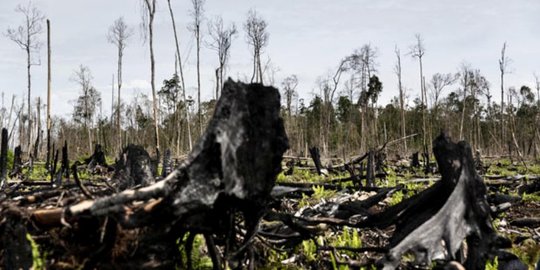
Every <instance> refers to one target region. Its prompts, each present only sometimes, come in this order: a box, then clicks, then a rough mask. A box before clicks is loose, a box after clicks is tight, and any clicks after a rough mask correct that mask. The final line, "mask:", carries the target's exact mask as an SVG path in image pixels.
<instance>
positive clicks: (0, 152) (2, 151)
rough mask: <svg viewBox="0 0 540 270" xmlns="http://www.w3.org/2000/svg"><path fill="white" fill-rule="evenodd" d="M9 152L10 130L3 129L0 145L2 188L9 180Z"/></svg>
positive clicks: (0, 183)
mask: <svg viewBox="0 0 540 270" xmlns="http://www.w3.org/2000/svg"><path fill="white" fill-rule="evenodd" d="M7 152H8V131H7V129H5V128H3V129H2V141H1V146H0V189H2V188H3V187H4V184H5V183H6V181H7Z"/></svg>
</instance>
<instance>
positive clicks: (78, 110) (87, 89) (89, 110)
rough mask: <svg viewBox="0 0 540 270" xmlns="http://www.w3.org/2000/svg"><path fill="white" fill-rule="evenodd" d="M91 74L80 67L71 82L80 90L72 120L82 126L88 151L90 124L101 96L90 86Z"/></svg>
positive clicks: (85, 68)
mask: <svg viewBox="0 0 540 270" xmlns="http://www.w3.org/2000/svg"><path fill="white" fill-rule="evenodd" d="M92 79H93V77H92V73H91V71H90V69H89V68H88V67H87V66H84V65H80V66H79V68H78V69H77V70H75V71H74V73H73V76H72V77H71V81H73V82H75V83H77V84H78V85H79V87H80V88H81V95H80V96H79V98H78V99H77V100H76V102H75V106H74V113H73V118H74V120H75V121H77V122H80V123H82V124H83V128H84V129H85V130H86V132H87V134H88V151H91V150H92V132H91V128H92V123H93V119H94V116H95V114H96V111H97V108H98V106H99V105H100V104H101V95H100V94H99V92H98V91H97V90H96V89H95V88H94V86H92Z"/></svg>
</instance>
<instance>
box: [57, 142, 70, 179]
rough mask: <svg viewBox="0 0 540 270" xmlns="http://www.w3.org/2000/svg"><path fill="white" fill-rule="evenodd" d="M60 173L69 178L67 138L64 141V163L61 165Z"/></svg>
mask: <svg viewBox="0 0 540 270" xmlns="http://www.w3.org/2000/svg"><path fill="white" fill-rule="evenodd" d="M55 162H56V161H55ZM60 175H61V176H62V175H64V177H65V178H66V179H68V180H69V157H68V144H67V140H66V141H64V146H63V147H62V165H61V167H60Z"/></svg>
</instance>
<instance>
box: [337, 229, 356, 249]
mask: <svg viewBox="0 0 540 270" xmlns="http://www.w3.org/2000/svg"><path fill="white" fill-rule="evenodd" d="M332 245H333V246H336V247H351V248H360V247H362V239H360V235H359V234H358V230H357V229H354V228H349V227H346V226H345V227H343V229H342V231H341V233H340V234H338V235H337V237H336V239H335V240H334V241H333V242H332Z"/></svg>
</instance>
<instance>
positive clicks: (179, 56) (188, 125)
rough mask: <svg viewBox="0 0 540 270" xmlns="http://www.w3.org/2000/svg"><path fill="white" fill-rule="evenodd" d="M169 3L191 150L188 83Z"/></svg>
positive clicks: (169, 1)
mask: <svg viewBox="0 0 540 270" xmlns="http://www.w3.org/2000/svg"><path fill="white" fill-rule="evenodd" d="M167 4H168V7H169V14H170V15H171V22H172V27H173V32H174V43H175V47H176V63H177V65H178V71H179V73H180V84H181V86H182V101H183V102H184V107H185V113H186V127H187V135H188V145H189V151H191V149H192V147H193V143H192V139H191V120H190V117H189V110H188V106H187V103H186V84H185V82H184V71H183V66H182V57H181V54H180V42H179V39H178V32H177V31H176V22H175V20H174V13H173V9H172V6H171V0H167Z"/></svg>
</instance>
